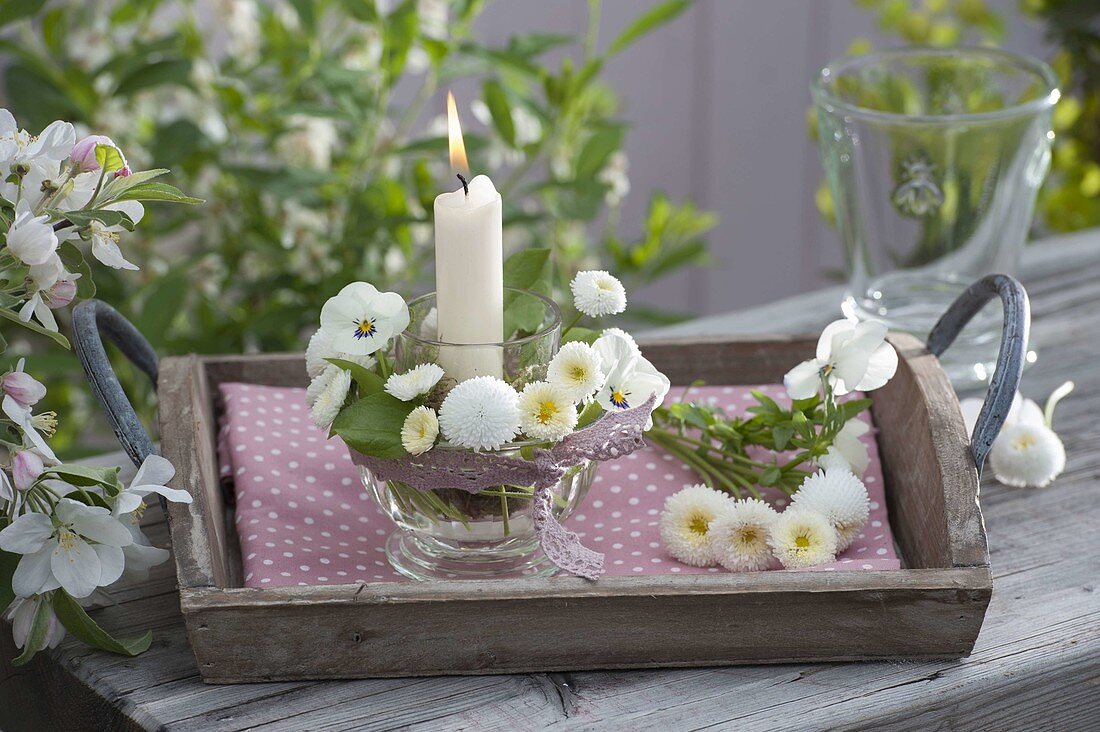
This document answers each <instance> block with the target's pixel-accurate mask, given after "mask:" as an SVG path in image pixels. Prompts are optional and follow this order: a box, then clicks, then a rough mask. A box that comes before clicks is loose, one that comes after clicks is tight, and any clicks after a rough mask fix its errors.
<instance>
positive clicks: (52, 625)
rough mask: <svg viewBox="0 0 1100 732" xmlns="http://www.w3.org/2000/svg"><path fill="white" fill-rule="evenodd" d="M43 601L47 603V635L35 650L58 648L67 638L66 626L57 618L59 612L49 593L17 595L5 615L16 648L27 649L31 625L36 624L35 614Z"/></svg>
mask: <svg viewBox="0 0 1100 732" xmlns="http://www.w3.org/2000/svg"><path fill="white" fill-rule="evenodd" d="M42 603H46V605H47V608H46V613H47V614H48V620H47V624H46V636H45V637H44V638H43V639H42V645H41V647H39V648H35V649H34V650H35V651H41V650H43V649H45V648H57V645H58V644H59V643H61V641H62V640H63V639H64V638H65V626H64V625H62V624H61V621H60V620H58V619H57V614H56V613H55V612H54V610H53V606H52V605H51V604H50V596H49V595H35V596H34V597H17V598H15V601H14V602H12V604H11V605H9V606H8V608H7V612H6V613H5V614H4V617H5V618H6V619H7V620H8V622H10V623H11V634H12V639H13V640H14V641H15V646H16V648H22V649H26V647H27V641H28V640H30V634H31V626H32V625H33V624H34V616H35V615H37V614H38V608H39V606H40V605H41V604H42Z"/></svg>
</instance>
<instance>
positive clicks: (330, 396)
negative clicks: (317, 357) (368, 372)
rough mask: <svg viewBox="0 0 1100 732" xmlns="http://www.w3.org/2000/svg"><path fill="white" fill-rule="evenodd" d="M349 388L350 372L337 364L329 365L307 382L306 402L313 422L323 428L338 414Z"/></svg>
mask: <svg viewBox="0 0 1100 732" xmlns="http://www.w3.org/2000/svg"><path fill="white" fill-rule="evenodd" d="M350 390H351V372H350V371H345V370H344V369H342V368H340V367H339V366H332V365H330V366H329V367H328V368H327V369H325V370H324V371H322V372H321V374H320V376H318V377H316V378H315V379H313V381H311V382H310V383H309V388H307V389H306V402H308V404H309V410H310V411H309V414H310V417H312V418H313V423H314V424H315V425H317V426H318V427H320V428H322V429H325V428H327V427H328V426H329V425H331V424H332V421H333V420H334V419H336V415H338V414H340V410H341V409H343V408H344V402H345V401H346V400H347V398H348V391H350Z"/></svg>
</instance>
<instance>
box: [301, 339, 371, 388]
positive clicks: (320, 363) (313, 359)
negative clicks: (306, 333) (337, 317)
mask: <svg viewBox="0 0 1100 732" xmlns="http://www.w3.org/2000/svg"><path fill="white" fill-rule="evenodd" d="M330 358H339V359H342V360H344V361H351V362H352V363H357V364H359V365H360V366H362V367H363V368H365V369H369V368H372V367H373V366H374V364H375V363H376V361H375V360H374V357H373V356H356V355H355V354H353V353H344V352H341V351H337V350H336V349H335V348H333V346H332V336H330V335H329V334H328V333H326V332H325V329H324V328H318V329H317V331H316V332H315V333H314V334H313V335H312V336H311V337H310V339H309V345H308V346H306V373H308V374H309V378H311V379H314V378H317V377H318V376H320V375H321V372H322V371H324V370H325V369H327V368H328V367H329V366H331V365H332V364H331V363H329V361H328V359H330Z"/></svg>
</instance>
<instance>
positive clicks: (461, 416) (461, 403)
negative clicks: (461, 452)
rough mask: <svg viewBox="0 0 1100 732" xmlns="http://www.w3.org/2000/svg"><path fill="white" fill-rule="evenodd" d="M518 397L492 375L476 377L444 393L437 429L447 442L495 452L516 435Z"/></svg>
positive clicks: (518, 419)
mask: <svg viewBox="0 0 1100 732" xmlns="http://www.w3.org/2000/svg"><path fill="white" fill-rule="evenodd" d="M519 423H520V414H519V394H518V393H516V390H515V389H513V388H512V387H511V386H510V385H509V384H507V383H505V382H504V381H501V380H500V379H497V378H495V377H492V376H475V377H474V378H472V379H467V380H466V381H463V382H462V383H460V384H459V385H458V386H456V387H455V388H453V389H451V391H450V393H449V394H447V398H446V399H444V400H443V405H442V406H441V407H440V408H439V427H440V429H441V430H442V432H443V436H444V437H445V438H447V441H448V442H450V443H452V444H454V445H458V446H459V447H468V448H470V449H471V450H496V449H498V448H499V447H500V446H501V445H503V444H505V443H508V442H511V441H512V440H513V439H514V438H515V436H516V434H517V433H518V432H519Z"/></svg>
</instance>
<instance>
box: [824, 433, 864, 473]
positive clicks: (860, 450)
mask: <svg viewBox="0 0 1100 732" xmlns="http://www.w3.org/2000/svg"><path fill="white" fill-rule="evenodd" d="M870 430H871V426H870V425H869V424H867V423H866V422H864V421H863V420H861V419H849V420H848V421H847V422H845V423H844V426H843V427H841V428H840V432H838V433H837V436H836V437H835V438H833V444H832V445H830V446H829V450H828V451H827V452H826V454H825V456H824V457H823V458H821V459H820V460H818V464H819V465H820V466H821V467H823V468H824V467H827V466H839V465H843V466H844V467H845V468H847V469H848V470H850V471H851V472H852V473H854V474H855V475H857V476H862V475H863V474H864V473H866V472H867V468H868V467H870V465H871V453H870V452H869V451H868V450H867V445H865V444H863V440H861V439H860V437H862V436H863V435H865V434H867V433H868V432H869V431H870Z"/></svg>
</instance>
